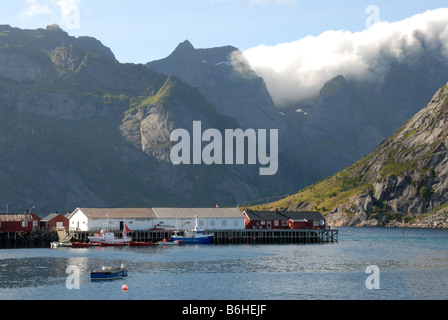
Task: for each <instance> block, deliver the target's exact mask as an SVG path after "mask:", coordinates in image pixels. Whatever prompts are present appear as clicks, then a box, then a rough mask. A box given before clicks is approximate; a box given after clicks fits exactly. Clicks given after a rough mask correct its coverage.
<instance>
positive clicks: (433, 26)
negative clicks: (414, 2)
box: [244, 8, 448, 106]
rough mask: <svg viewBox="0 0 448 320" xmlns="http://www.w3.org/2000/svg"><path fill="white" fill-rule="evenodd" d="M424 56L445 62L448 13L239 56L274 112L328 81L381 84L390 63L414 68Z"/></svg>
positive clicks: (440, 11)
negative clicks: (257, 78)
mask: <svg viewBox="0 0 448 320" xmlns="http://www.w3.org/2000/svg"><path fill="white" fill-rule="evenodd" d="M428 52H437V53H438V57H439V58H441V59H444V60H445V61H446V60H448V8H441V9H437V10H432V11H427V12H425V13H422V14H418V15H415V16H413V17H410V18H408V19H405V20H402V21H399V22H393V23H390V22H379V23H377V24H375V25H373V26H372V27H370V28H369V29H366V30H364V31H361V32H356V33H352V32H348V31H342V30H337V31H333V30H332V31H327V32H324V33H322V34H321V35H319V36H317V37H314V36H308V37H305V38H303V39H300V40H297V41H293V42H289V43H282V44H278V45H276V46H265V45H260V46H257V47H254V48H251V49H248V50H245V51H244V56H245V58H246V59H247V61H248V62H249V64H250V66H251V67H252V68H253V69H254V70H255V71H256V72H257V74H258V75H259V76H261V77H263V78H264V80H265V82H266V85H267V87H268V89H269V92H270V93H271V96H272V98H273V99H274V101H275V103H276V104H277V105H278V106H285V105H289V104H291V103H295V102H299V101H305V100H307V99H310V98H313V97H315V96H316V95H317V94H318V92H319V89H320V88H322V86H323V84H324V83H325V82H326V81H328V80H329V79H331V78H333V77H335V76H337V75H344V76H345V77H346V78H356V79H365V78H369V79H376V80H381V78H382V76H383V75H384V74H385V72H387V71H388V70H389V68H390V66H391V64H393V63H405V64H415V63H419V61H421V59H425V58H428V57H427V56H426V55H427V54H428Z"/></svg>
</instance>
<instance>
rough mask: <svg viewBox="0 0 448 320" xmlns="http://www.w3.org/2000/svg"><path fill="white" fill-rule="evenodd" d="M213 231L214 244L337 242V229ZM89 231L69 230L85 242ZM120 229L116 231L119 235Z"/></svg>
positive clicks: (146, 234)
mask: <svg viewBox="0 0 448 320" xmlns="http://www.w3.org/2000/svg"><path fill="white" fill-rule="evenodd" d="M205 232H206V233H213V234H214V237H213V243H214V244H217V245H218V244H288V243H291V244H292V243H331V242H338V229H315V230H313V229H306V230H288V229H285V230H283V229H250V230H205ZM90 233H91V232H83V231H71V232H70V235H71V236H72V237H73V238H75V239H76V241H81V242H86V241H87V240H88V238H87V236H88V235H89V234H90ZM173 233H174V232H172V231H159V230H158V231H132V232H128V236H130V237H132V239H133V240H134V241H144V242H159V241H163V239H166V240H168V239H169V238H170V237H171V236H172V235H173ZM120 234H121V231H116V236H117V237H118V236H120Z"/></svg>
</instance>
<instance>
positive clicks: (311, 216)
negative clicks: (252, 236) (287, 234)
mask: <svg viewBox="0 0 448 320" xmlns="http://www.w3.org/2000/svg"><path fill="white" fill-rule="evenodd" d="M325 222H326V219H325V217H324V216H323V215H322V213H320V212H310V211H278V210H276V211H251V210H247V211H245V212H244V224H245V228H246V229H295V230H297V229H323V228H325Z"/></svg>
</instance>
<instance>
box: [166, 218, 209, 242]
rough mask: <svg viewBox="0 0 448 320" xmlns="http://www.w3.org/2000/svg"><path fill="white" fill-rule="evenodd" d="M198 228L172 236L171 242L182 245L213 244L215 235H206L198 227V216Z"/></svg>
mask: <svg viewBox="0 0 448 320" xmlns="http://www.w3.org/2000/svg"><path fill="white" fill-rule="evenodd" d="M195 218H196V226H195V227H194V229H192V230H186V231H184V232H179V231H177V232H176V233H175V234H174V235H172V236H171V241H172V242H174V241H177V242H181V243H182V244H189V243H211V242H212V240H213V234H205V233H204V230H202V229H201V228H199V227H198V222H197V216H195Z"/></svg>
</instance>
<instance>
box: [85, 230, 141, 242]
mask: <svg viewBox="0 0 448 320" xmlns="http://www.w3.org/2000/svg"><path fill="white" fill-rule="evenodd" d="M87 238H88V239H89V241H90V242H92V243H99V244H105V245H107V244H109V245H114V244H115V245H120V244H123V245H124V244H126V243H129V242H131V241H132V238H131V237H128V236H127V234H126V232H123V236H122V237H116V236H115V234H114V232H112V231H103V230H101V231H100V233H96V234H94V235H93V236H88V237H87Z"/></svg>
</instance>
